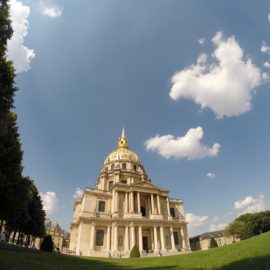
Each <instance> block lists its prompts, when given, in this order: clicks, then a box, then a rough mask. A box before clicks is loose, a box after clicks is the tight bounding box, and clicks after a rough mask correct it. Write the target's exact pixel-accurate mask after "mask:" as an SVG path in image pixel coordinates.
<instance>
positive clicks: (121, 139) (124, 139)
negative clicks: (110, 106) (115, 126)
mask: <svg viewBox="0 0 270 270" xmlns="http://www.w3.org/2000/svg"><path fill="white" fill-rule="evenodd" d="M118 147H123V148H128V139H127V137H126V135H125V129H124V128H122V134H121V137H119V139H118Z"/></svg>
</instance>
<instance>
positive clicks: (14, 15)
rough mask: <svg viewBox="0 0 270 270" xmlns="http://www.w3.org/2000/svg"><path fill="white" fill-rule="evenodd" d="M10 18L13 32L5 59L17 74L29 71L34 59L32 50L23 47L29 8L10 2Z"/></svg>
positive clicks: (15, 0) (19, 3)
mask: <svg viewBox="0 0 270 270" xmlns="http://www.w3.org/2000/svg"><path fill="white" fill-rule="evenodd" d="M9 5H10V18H11V21H12V23H11V25H12V28H13V30H14V33H13V36H12V38H11V39H10V40H9V41H8V46H7V48H8V50H7V57H8V59H10V60H12V61H13V64H14V68H15V69H16V72H17V73H20V72H24V71H27V70H29V69H30V62H31V60H32V59H33V58H34V57H35V53H34V50H32V49H29V48H27V47H26V46H24V38H25V37H26V35H27V29H28V20H27V18H28V16H29V14H30V8H29V7H28V6H25V5H23V4H22V2H20V1H17V0H10V1H9Z"/></svg>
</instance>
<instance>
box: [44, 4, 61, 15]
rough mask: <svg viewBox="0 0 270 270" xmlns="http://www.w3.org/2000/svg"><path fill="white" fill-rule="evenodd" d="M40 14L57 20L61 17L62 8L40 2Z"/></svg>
mask: <svg viewBox="0 0 270 270" xmlns="http://www.w3.org/2000/svg"><path fill="white" fill-rule="evenodd" d="M40 5H41V12H42V14H43V15H44V16H48V17H50V18H57V17H60V16H61V15H62V12H63V7H61V6H59V5H56V4H53V3H50V4H48V3H47V4H45V3H44V2H41V4H40Z"/></svg>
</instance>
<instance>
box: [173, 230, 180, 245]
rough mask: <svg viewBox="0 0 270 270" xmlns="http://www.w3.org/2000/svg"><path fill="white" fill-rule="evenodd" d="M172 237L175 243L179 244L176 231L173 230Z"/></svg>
mask: <svg viewBox="0 0 270 270" xmlns="http://www.w3.org/2000/svg"><path fill="white" fill-rule="evenodd" d="M173 238H174V243H175V245H179V237H178V233H177V232H173Z"/></svg>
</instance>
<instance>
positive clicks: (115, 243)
mask: <svg viewBox="0 0 270 270" xmlns="http://www.w3.org/2000/svg"><path fill="white" fill-rule="evenodd" d="M113 239H114V241H113V242H114V245H113V249H114V250H117V249H118V227H117V225H115V226H114V238H113Z"/></svg>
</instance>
